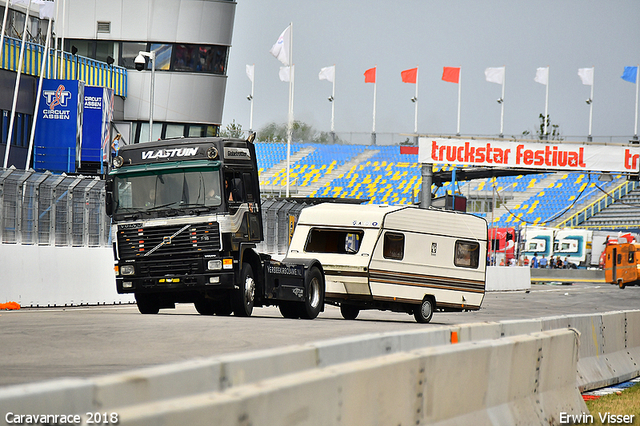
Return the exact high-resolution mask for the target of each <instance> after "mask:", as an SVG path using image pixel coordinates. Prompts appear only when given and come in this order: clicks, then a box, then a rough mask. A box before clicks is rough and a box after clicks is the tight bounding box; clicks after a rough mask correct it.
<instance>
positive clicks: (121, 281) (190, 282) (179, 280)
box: [116, 272, 235, 294]
mask: <svg viewBox="0 0 640 426" xmlns="http://www.w3.org/2000/svg"><path fill="white" fill-rule="evenodd" d="M234 286H235V282H234V274H233V272H230V273H222V274H221V273H215V274H197V275H176V276H171V277H167V276H164V277H136V276H118V277H116V289H117V291H118V293H119V294H125V293H158V292H165V291H167V292H169V291H183V290H204V291H215V290H232V289H233V288H234Z"/></svg>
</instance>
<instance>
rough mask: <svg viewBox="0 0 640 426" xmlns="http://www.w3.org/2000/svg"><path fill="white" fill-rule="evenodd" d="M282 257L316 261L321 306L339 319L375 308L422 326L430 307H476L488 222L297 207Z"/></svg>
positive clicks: (383, 210)
mask: <svg viewBox="0 0 640 426" xmlns="http://www.w3.org/2000/svg"><path fill="white" fill-rule="evenodd" d="M287 256H288V257H295V258H307V257H308V258H314V259H318V260H319V261H320V263H321V264H322V267H323V269H324V273H325V281H326V287H325V301H326V302H327V303H330V304H334V305H338V306H340V311H341V313H342V316H343V317H344V318H345V319H355V318H356V317H357V316H358V313H359V312H360V310H363V309H380V310H390V311H394V312H406V313H409V314H414V316H415V318H416V321H418V322H425V323H426V322H429V321H430V320H431V317H432V316H433V312H434V311H435V310H440V311H463V310H477V309H479V308H480V305H481V304H482V299H483V298H484V289H485V271H486V258H487V222H486V221H485V220H484V219H482V218H479V217H476V216H473V215H469V214H465V213H459V212H453V211H443V210H436V209H419V208H417V207H413V206H388V205H352V204H335V203H325V204H320V205H317V206H313V207H307V208H305V209H304V210H302V212H301V213H300V217H299V219H298V224H297V226H296V229H295V232H294V235H293V238H292V240H291V244H290V246H289V251H288V254H287Z"/></svg>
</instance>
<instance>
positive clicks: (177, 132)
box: [164, 124, 184, 138]
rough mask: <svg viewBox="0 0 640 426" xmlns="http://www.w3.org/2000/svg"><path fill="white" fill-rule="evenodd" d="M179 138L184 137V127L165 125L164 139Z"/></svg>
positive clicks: (180, 125)
mask: <svg viewBox="0 0 640 426" xmlns="http://www.w3.org/2000/svg"><path fill="white" fill-rule="evenodd" d="M181 136H184V125H182V124H167V129H166V130H165V134H164V137H165V138H179V137H181Z"/></svg>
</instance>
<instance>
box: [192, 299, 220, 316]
mask: <svg viewBox="0 0 640 426" xmlns="http://www.w3.org/2000/svg"><path fill="white" fill-rule="evenodd" d="M193 306H195V308H196V311H198V313H199V314H200V315H213V314H214V313H215V304H214V302H213V300H210V299H207V298H205V297H202V298H201V299H198V300H196V301H195V302H193Z"/></svg>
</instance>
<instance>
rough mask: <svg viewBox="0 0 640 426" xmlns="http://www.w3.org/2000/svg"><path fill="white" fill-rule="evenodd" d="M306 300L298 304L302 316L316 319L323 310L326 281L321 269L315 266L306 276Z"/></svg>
mask: <svg viewBox="0 0 640 426" xmlns="http://www.w3.org/2000/svg"><path fill="white" fill-rule="evenodd" d="M304 288H305V291H306V297H305V301H304V302H302V303H300V304H299V305H298V309H299V311H300V318H302V319H314V318H316V317H317V316H318V314H320V311H322V307H323V304H324V282H323V279H322V273H321V272H320V270H319V269H318V268H317V267H315V266H313V267H312V268H311V269H310V270H309V272H308V273H307V276H306V277H305V283H304Z"/></svg>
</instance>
